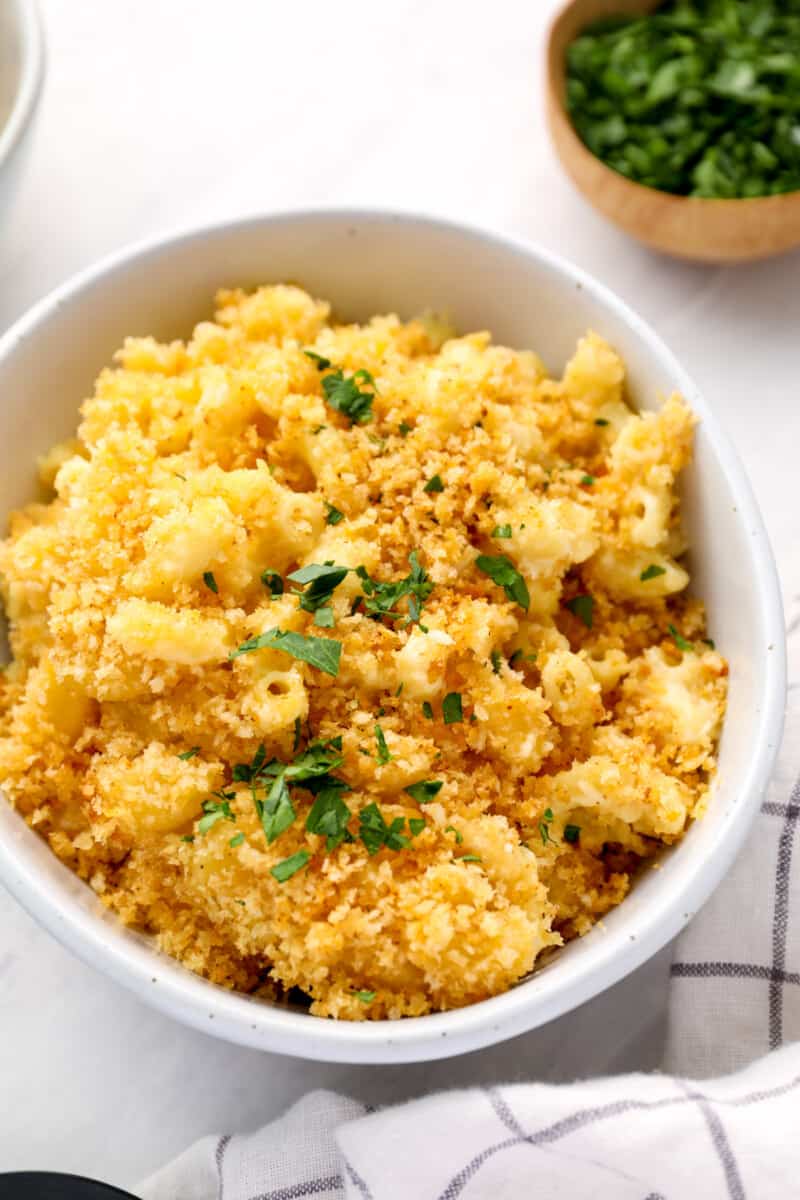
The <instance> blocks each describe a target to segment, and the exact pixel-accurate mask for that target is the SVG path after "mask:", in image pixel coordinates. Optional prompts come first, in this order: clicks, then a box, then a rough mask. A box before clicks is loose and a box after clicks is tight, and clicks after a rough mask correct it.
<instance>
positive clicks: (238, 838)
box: [228, 833, 244, 850]
mask: <svg viewBox="0 0 800 1200" xmlns="http://www.w3.org/2000/svg"><path fill="white" fill-rule="evenodd" d="M243 841H244V834H243V833H235V834H234V835H233V837H232V838H231V840H230V841H229V842H228V845H229V846H230V848H231V849H232V850H235V849H236V847H237V846H241V844H242V842H243Z"/></svg>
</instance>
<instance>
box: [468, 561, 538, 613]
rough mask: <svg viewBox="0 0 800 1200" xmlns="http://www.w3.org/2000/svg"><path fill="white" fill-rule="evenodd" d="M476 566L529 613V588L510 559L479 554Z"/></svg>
mask: <svg viewBox="0 0 800 1200" xmlns="http://www.w3.org/2000/svg"><path fill="white" fill-rule="evenodd" d="M475 565H476V567H477V568H478V570H479V571H483V573H484V575H488V576H489V578H490V579H491V580H492V582H493V583H496V584H497V585H498V587H501V588H502V589H503V591H504V592H505V594H506V596H508V599H509V600H513V601H514V603H515V604H518V605H519V606H520V608H523V609H524V610H525V612H527V611H528V609H529V607H530V603H531V598H530V593H529V592H528V586H527V584H526V583H525V580H524V579H523V578H522V576H521V575H520V573H519V571H518V570H517V568H516V567H515V566H514V564H513V562H512V561H511V559H510V558H508V557H507V556H506V555H505V554H496V555H490V554H479V555H478V557H477V558H476V559H475Z"/></svg>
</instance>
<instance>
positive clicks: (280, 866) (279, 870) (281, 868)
mask: <svg viewBox="0 0 800 1200" xmlns="http://www.w3.org/2000/svg"><path fill="white" fill-rule="evenodd" d="M310 858H311V855H310V854H309V853H308V851H307V850H298V851H297V853H296V854H291V855H290V856H289V857H288V858H284V860H283V861H282V862H279V863H276V864H275V866H274V867H271V868H270V872H269V873H270V875H274V876H275V878H276V879H277V881H278V883H286V880H287V879H291V878H292V876H293V875H296V874H297V872H298V871H302V869H303V867H304V866H306V864H307V863H308V861H309V859H310Z"/></svg>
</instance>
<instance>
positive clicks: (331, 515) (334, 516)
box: [325, 500, 344, 525]
mask: <svg viewBox="0 0 800 1200" xmlns="http://www.w3.org/2000/svg"><path fill="white" fill-rule="evenodd" d="M325 507H326V508H327V510H328V512H327V515H326V517H325V524H326V525H338V524H339V522H340V521H343V520H344V513H343V512H341V511H340V510H339V509H338V508H336V507H335V506H334V505H333V504H329V503H328V501H327V500H326V501H325Z"/></svg>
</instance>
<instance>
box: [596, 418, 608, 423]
mask: <svg viewBox="0 0 800 1200" xmlns="http://www.w3.org/2000/svg"><path fill="white" fill-rule="evenodd" d="M594 423H595V425H608V421H607V420H606V419H605V417H596V418H595V422H594Z"/></svg>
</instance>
